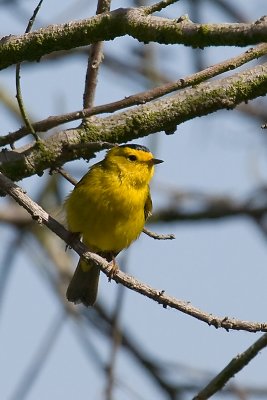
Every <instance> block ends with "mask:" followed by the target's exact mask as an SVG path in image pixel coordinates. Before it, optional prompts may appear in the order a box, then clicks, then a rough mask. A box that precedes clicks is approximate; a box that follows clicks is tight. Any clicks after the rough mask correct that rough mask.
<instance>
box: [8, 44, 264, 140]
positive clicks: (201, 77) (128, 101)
mask: <svg viewBox="0 0 267 400" xmlns="http://www.w3.org/2000/svg"><path fill="white" fill-rule="evenodd" d="M266 53H267V44H260V45H258V46H256V47H255V48H251V49H249V50H247V51H245V52H244V53H242V54H240V55H239V56H236V57H232V58H230V59H228V60H226V61H223V62H221V63H218V64H215V65H212V66H210V67H208V68H205V69H204V70H203V71H200V72H198V73H196V74H192V75H188V76H186V77H185V78H182V79H178V80H177V81H175V82H170V83H167V84H165V85H162V86H159V87H156V88H153V89H150V90H147V91H145V92H140V93H137V94H134V95H132V96H128V97H126V98H124V99H122V100H118V101H114V102H112V103H107V104H103V105H100V106H96V107H91V108H87V109H84V110H80V111H74V112H71V113H67V114H61V115H57V116H51V117H48V118H46V119H44V120H42V121H39V122H36V123H33V124H32V126H33V128H34V129H35V130H36V131H38V132H44V131H47V130H49V129H51V128H54V127H56V126H58V125H60V124H63V123H67V122H70V121H75V120H78V119H81V118H87V117H90V116H93V115H97V114H102V113H108V112H114V111H117V110H120V109H122V108H126V107H131V106H133V105H137V104H145V103H147V102H149V101H151V100H155V99H157V98H159V97H162V96H164V95H166V94H169V93H171V92H174V91H176V90H179V89H184V88H186V87H188V86H194V85H197V84H199V83H201V82H203V81H205V80H208V79H210V78H214V77H215V76H217V75H219V74H221V73H223V72H226V71H230V70H233V69H235V68H238V67H240V66H241V65H244V64H245V63H247V62H249V61H251V60H254V59H255V58H259V57H262V56H264V55H265V54H266ZM28 133H29V130H28V128H27V127H25V126H24V127H22V128H20V129H19V130H17V131H15V132H12V133H10V134H8V135H6V136H2V137H0V146H5V145H7V144H10V143H13V142H14V141H16V140H18V139H21V138H22V137H24V136H25V135H26V134H28Z"/></svg>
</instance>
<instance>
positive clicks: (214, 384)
mask: <svg viewBox="0 0 267 400" xmlns="http://www.w3.org/2000/svg"><path fill="white" fill-rule="evenodd" d="M266 346H267V334H266V333H265V334H264V335H262V336H261V337H260V338H259V339H258V340H257V341H256V342H255V343H253V344H252V345H251V346H250V347H249V348H248V349H247V350H245V351H244V352H243V353H241V354H238V355H237V356H236V357H235V358H233V359H232V361H231V362H230V363H229V364H228V365H227V366H226V367H225V368H224V369H223V370H222V371H221V372H220V373H219V374H218V375H217V376H216V377H215V378H214V379H212V380H211V381H210V382H209V383H208V385H207V386H206V387H205V388H204V389H202V390H201V391H200V392H199V393H198V394H197V395H196V396H195V397H194V398H193V400H206V399H209V398H210V397H211V396H213V395H214V394H215V393H217V392H218V391H219V390H221V389H222V388H223V387H224V385H225V384H226V383H227V382H228V381H229V379H231V378H232V377H233V376H234V375H235V374H236V373H238V372H239V371H241V370H242V369H243V368H244V367H245V366H246V365H247V364H248V363H249V362H250V361H251V360H252V359H253V358H254V357H256V356H257V354H258V353H259V352H260V351H261V350H262V349H264V348H265V347H266Z"/></svg>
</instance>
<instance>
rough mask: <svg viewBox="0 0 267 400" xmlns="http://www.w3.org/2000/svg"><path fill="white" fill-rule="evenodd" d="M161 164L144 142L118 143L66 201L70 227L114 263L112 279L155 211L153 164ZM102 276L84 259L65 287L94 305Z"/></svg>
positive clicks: (73, 299) (71, 297) (72, 298)
mask: <svg viewBox="0 0 267 400" xmlns="http://www.w3.org/2000/svg"><path fill="white" fill-rule="evenodd" d="M162 162H163V161H162V160H159V159H157V158H155V157H154V155H153V154H152V153H151V152H150V150H149V149H148V148H147V147H145V146H142V145H139V144H124V145H120V146H118V145H117V146H114V147H112V148H111V149H110V150H108V151H107V153H106V156H105V158H104V159H103V160H102V161H100V162H98V163H96V164H94V165H93V166H91V168H89V170H88V172H87V173H86V174H85V175H84V176H83V177H82V179H81V180H80V181H79V182H78V183H77V184H76V186H75V188H74V189H73V191H72V192H71V193H70V194H69V195H68V196H67V198H66V200H65V203H64V206H65V212H66V220H67V226H68V229H69V231H70V232H71V234H74V235H78V236H79V237H80V238H81V239H82V241H83V243H84V244H85V245H86V246H87V247H88V248H89V249H90V251H91V252H94V253H96V254H98V255H100V256H102V257H104V258H105V259H106V260H107V261H108V262H110V263H112V269H111V273H110V274H111V277H112V276H114V275H115V274H116V272H117V270H118V268H119V267H118V265H117V264H116V261H115V257H116V256H117V255H118V254H119V253H120V252H121V251H122V250H123V249H126V248H128V247H129V246H130V244H131V243H132V242H133V241H135V240H136V239H137V238H138V237H139V235H140V234H141V232H142V230H143V228H144V225H145V222H146V220H147V218H148V217H149V216H150V215H151V212H152V200H151V195H150V187H149V183H150V181H151V179H152V177H153V175H154V166H155V165H156V164H160V163H162ZM99 274H100V270H99V268H98V267H97V266H95V265H90V263H89V262H87V261H85V260H82V259H81V258H80V260H79V263H78V265H77V268H76V270H75V272H74V275H73V277H72V279H71V281H70V283H69V286H68V288H67V292H66V297H67V299H68V301H70V302H73V303H75V304H78V303H83V304H84V305H85V306H86V307H88V306H93V305H94V303H95V301H96V298H97V292H98V282H99Z"/></svg>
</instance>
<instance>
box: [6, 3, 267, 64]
mask: <svg viewBox="0 0 267 400" xmlns="http://www.w3.org/2000/svg"><path fill="white" fill-rule="evenodd" d="M125 35H129V36H132V37H133V38H135V39H137V40H139V41H141V42H145V43H147V42H150V41H152V42H153V41H155V42H158V43H161V44H184V45H186V46H192V47H201V48H203V47H205V46H248V45H253V44H258V43H261V42H266V37H267V22H266V20H265V18H264V17H263V18H262V19H260V20H258V21H256V22H255V23H250V24H249V23H243V24H240V23H233V24H194V23H193V22H191V21H189V20H187V19H182V20H180V21H179V20H176V19H173V20H171V19H167V18H160V17H154V16H151V15H149V16H147V15H146V12H145V11H144V10H143V8H142V7H140V8H129V9H127V8H125V9H123V8H120V9H117V10H114V11H111V12H109V13H104V14H99V15H97V16H95V17H93V18H89V19H84V20H81V21H75V22H69V23H65V24H59V25H50V26H48V27H47V28H42V29H39V30H36V31H34V32H31V33H28V34H25V35H21V36H6V37H3V38H2V39H1V41H0V60H1V61H0V69H4V68H7V67H8V66H10V65H13V64H17V63H20V62H22V61H38V60H40V58H41V57H43V56H44V55H45V54H50V53H51V52H53V51H58V50H70V49H72V48H75V47H80V46H86V45H88V44H92V43H95V42H98V41H104V40H113V39H115V38H116V37H121V36H125Z"/></svg>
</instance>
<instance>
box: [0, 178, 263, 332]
mask: <svg viewBox="0 0 267 400" xmlns="http://www.w3.org/2000/svg"><path fill="white" fill-rule="evenodd" d="M0 187H1V189H2V191H3V192H5V193H6V194H9V195H10V196H11V197H13V198H14V200H15V201H16V202H17V203H18V204H20V205H21V206H22V207H23V208H25V209H26V210H27V211H28V213H29V214H30V215H31V216H32V218H33V219H34V220H36V221H37V222H38V223H39V224H41V225H45V226H47V227H48V228H49V229H50V230H51V231H53V232H54V233H55V234H56V235H57V236H59V237H60V238H61V239H62V240H64V241H65V242H66V243H67V244H68V245H69V246H70V247H71V248H72V249H73V250H74V251H76V252H77V253H78V254H79V255H80V257H82V258H83V259H85V260H86V261H87V262H89V263H92V264H94V265H95V266H97V267H98V268H100V269H101V271H102V272H104V273H105V274H106V275H107V276H110V270H111V268H112V266H111V265H110V263H108V262H107V261H106V260H105V259H104V258H102V257H100V256H99V255H97V254H94V253H91V252H89V251H88V248H87V247H86V246H85V245H84V244H83V243H82V242H80V241H79V240H78V239H77V238H74V239H73V235H70V233H69V232H68V231H67V230H66V229H65V228H64V227H63V226H62V225H61V224H59V223H58V222H57V221H56V220H55V219H54V218H52V217H51V216H50V215H49V214H48V213H47V212H45V211H44V210H43V209H42V207H40V206H39V205H38V204H36V203H35V202H34V201H33V200H31V199H30V198H29V197H28V196H27V195H26V193H25V192H24V191H23V190H22V189H21V188H20V187H19V186H18V185H16V184H15V183H14V182H12V181H11V180H10V179H9V178H7V177H6V176H5V175H4V174H3V173H1V172H0ZM112 279H113V280H114V281H115V282H117V283H121V284H122V285H124V286H126V287H127V288H129V289H131V290H133V291H135V292H137V293H140V294H143V295H144V296H146V297H148V298H150V299H152V300H154V301H156V302H157V303H159V304H162V305H163V307H164V308H167V307H168V306H169V307H171V308H174V309H176V310H178V311H181V312H183V313H185V314H187V315H190V316H192V317H194V318H196V319H198V320H200V321H203V322H205V323H207V324H208V325H212V326H214V327H215V328H223V329H226V330H227V331H228V330H230V329H232V330H244V331H248V332H267V323H266V322H264V323H261V322H252V321H242V320H237V319H234V318H229V317H217V316H215V315H212V314H211V313H208V312H205V311H202V310H200V309H198V308H196V307H194V306H192V305H191V304H190V303H189V302H186V301H182V300H178V299H176V298H174V297H171V296H168V295H167V294H165V291H164V290H157V289H154V288H152V287H151V286H148V285H146V284H144V283H142V282H139V281H138V280H137V279H135V278H133V277H132V276H130V275H127V274H125V273H123V272H122V271H118V273H117V274H116V275H115V276H114V277H113V278H112Z"/></svg>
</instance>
